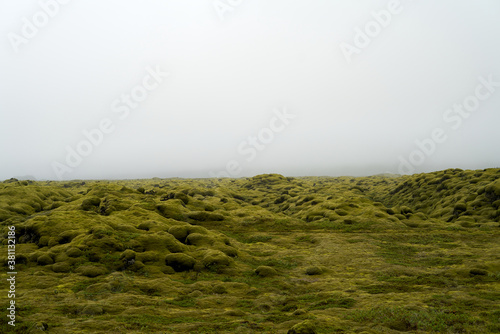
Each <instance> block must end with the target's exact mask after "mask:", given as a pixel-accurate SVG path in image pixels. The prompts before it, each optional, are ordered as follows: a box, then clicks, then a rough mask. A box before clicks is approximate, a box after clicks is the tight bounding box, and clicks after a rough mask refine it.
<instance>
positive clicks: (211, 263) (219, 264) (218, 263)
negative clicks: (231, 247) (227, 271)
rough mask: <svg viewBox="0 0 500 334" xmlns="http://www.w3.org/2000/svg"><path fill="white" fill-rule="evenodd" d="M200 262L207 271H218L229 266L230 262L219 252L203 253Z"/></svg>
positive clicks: (229, 259) (228, 258)
mask: <svg viewBox="0 0 500 334" xmlns="http://www.w3.org/2000/svg"><path fill="white" fill-rule="evenodd" d="M201 262H202V263H203V265H204V266H205V267H206V268H208V269H215V270H218V269H220V268H223V267H227V266H229V265H231V263H232V260H231V258H230V257H228V256H227V255H226V254H224V253H223V252H221V251H218V250H209V251H206V252H205V253H204V255H203V258H202V260H201Z"/></svg>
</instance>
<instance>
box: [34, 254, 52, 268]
mask: <svg viewBox="0 0 500 334" xmlns="http://www.w3.org/2000/svg"><path fill="white" fill-rule="evenodd" d="M36 262H37V263H38V264H39V265H41V266H46V265H48V264H53V263H54V260H53V259H52V258H51V257H50V256H49V255H48V254H43V255H40V256H39V257H38V259H37V260H36Z"/></svg>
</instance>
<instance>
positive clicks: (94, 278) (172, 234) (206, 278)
mask: <svg viewBox="0 0 500 334" xmlns="http://www.w3.org/2000/svg"><path fill="white" fill-rule="evenodd" d="M499 222H500V169H486V170H477V171H471V170H459V169H451V170H445V171H440V172H434V173H426V174H417V175H411V176H392V175H379V176H372V177H359V178H354V177H336V178H333V177H301V178H290V177H284V176H281V175H277V174H266V175H258V176H255V177H252V178H240V179H159V178H154V179H150V180H127V181H71V182H52V181H46V182H45V181H43V182H42V181H38V182H35V181H18V180H15V179H11V180H7V181H4V182H3V183H0V228H1V230H0V232H1V235H0V237H1V244H2V246H1V247H0V265H2V268H3V269H2V271H3V273H2V277H4V278H3V279H2V281H3V282H4V283H2V284H1V285H0V289H1V292H0V293H2V295H4V296H6V295H7V292H8V290H9V289H8V286H7V283H5V282H6V280H5V277H6V273H7V272H8V271H9V270H8V268H7V243H8V242H7V237H8V230H9V229H8V227H9V226H15V231H16V243H17V244H16V260H17V261H16V262H17V263H16V271H17V276H16V327H15V328H13V327H12V326H9V325H8V324H7V321H8V318H7V317H6V316H5V315H6V311H5V310H6V308H7V303H8V300H7V298H3V299H2V300H3V302H2V303H3V304H2V305H1V308H2V309H3V310H4V311H3V312H4V315H3V316H2V317H1V320H0V332H1V333H38V332H40V331H46V332H48V333H68V332H71V333H289V334H293V333H297V334H302V333H400V332H409V333H500V255H499V254H500V223H499ZM69 328H70V329H71V330H68V329H69Z"/></svg>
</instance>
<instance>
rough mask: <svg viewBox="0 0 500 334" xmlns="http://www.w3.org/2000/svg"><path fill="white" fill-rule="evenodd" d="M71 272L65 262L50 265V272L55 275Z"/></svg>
mask: <svg viewBox="0 0 500 334" xmlns="http://www.w3.org/2000/svg"><path fill="white" fill-rule="evenodd" d="M70 270H71V266H70V265H69V263H66V262H58V263H54V264H53V265H52V271H54V272H56V273H68V272H69V271H70Z"/></svg>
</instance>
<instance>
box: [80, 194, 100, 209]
mask: <svg viewBox="0 0 500 334" xmlns="http://www.w3.org/2000/svg"><path fill="white" fill-rule="evenodd" d="M100 204H101V199H100V198H99V197H90V198H86V199H84V200H83V202H82V205H81V208H82V210H84V211H96V210H97V207H99V205H100Z"/></svg>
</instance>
